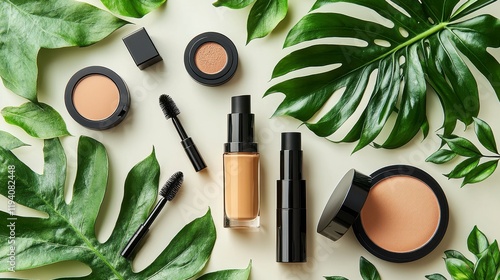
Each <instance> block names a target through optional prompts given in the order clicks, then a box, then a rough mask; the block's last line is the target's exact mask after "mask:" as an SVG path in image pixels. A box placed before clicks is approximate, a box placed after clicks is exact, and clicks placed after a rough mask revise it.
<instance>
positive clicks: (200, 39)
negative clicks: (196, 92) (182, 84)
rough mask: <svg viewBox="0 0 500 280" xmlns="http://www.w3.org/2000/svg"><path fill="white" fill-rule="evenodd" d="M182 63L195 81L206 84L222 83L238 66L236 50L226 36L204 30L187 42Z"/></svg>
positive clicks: (227, 79)
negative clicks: (204, 31)
mask: <svg viewBox="0 0 500 280" xmlns="http://www.w3.org/2000/svg"><path fill="white" fill-rule="evenodd" d="M184 65H185V66H186V70H187V72H188V73H189V75H191V77H193V79H195V80H196V81H197V82H199V83H201V84H204V85H207V86H218V85H222V84H224V83H226V82H227V81H229V80H230V79H231V78H232V77H233V75H234V73H235V72H236V69H237V68H238V51H237V50H236V46H235V45H234V44H233V42H232V41H231V40H230V39H229V38H227V37H226V36H224V35H222V34H220V33H216V32H206V33H203V34H200V35H198V36H196V37H194V38H193V39H192V40H191V42H189V44H188V45H187V47H186V51H185V52H184Z"/></svg>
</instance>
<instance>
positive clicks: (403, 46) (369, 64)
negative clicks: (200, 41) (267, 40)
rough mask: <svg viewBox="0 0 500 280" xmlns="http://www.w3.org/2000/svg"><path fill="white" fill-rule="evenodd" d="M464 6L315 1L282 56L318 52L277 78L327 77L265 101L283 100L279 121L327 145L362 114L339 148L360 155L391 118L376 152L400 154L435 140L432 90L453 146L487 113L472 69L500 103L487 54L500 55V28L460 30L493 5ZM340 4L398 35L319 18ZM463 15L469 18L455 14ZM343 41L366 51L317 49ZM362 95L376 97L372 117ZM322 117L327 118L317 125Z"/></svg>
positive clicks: (486, 22) (276, 89)
mask: <svg viewBox="0 0 500 280" xmlns="http://www.w3.org/2000/svg"><path fill="white" fill-rule="evenodd" d="M458 2H459V1H458V0H452V1H433V0H423V1H404V0H396V1H392V3H391V4H390V3H388V2H387V1H384V0H317V1H316V3H315V4H314V6H313V8H312V10H311V12H310V13H309V14H308V15H306V16H304V17H303V18H302V19H301V20H300V21H299V22H298V23H297V24H296V25H295V26H294V27H293V28H292V29H291V30H290V32H289V33H288V35H287V38H286V40H285V43H284V46H285V47H291V46H296V45H298V44H301V43H304V42H308V41H311V42H309V43H307V44H304V47H298V48H297V49H296V50H295V51H293V52H291V53H290V54H288V55H287V56H285V57H284V58H283V59H281V60H280V61H279V62H278V64H277V65H276V67H275V68H274V70H273V74H272V78H278V77H281V76H284V75H287V74H290V73H292V72H295V71H297V70H302V69H306V68H311V67H322V68H320V69H327V70H324V72H321V70H319V71H318V73H314V74H308V75H304V76H298V77H297V76H295V77H293V78H290V79H285V80H284V81H281V82H279V83H277V84H275V85H273V86H271V87H270V88H269V89H268V90H267V91H266V93H265V95H264V96H267V95H270V94H273V93H283V94H284V95H285V98H284V99H283V101H282V102H281V103H280V104H279V106H278V108H277V109H276V110H275V112H274V116H282V115H286V116H291V117H294V118H296V119H298V120H300V121H301V122H303V123H305V124H306V125H307V127H308V128H309V129H310V130H311V131H313V132H314V133H315V134H316V135H318V136H320V137H329V136H332V135H333V134H334V133H335V132H336V131H337V130H338V129H339V128H340V127H341V126H342V125H343V124H344V123H345V121H346V120H347V119H348V118H350V117H351V116H352V115H353V114H354V112H355V111H359V112H361V114H360V117H359V119H358V121H357V122H356V123H355V125H354V127H353V128H352V129H351V130H350V132H349V133H348V134H347V136H345V137H344V138H343V139H342V140H341V141H340V142H355V141H358V143H357V145H356V147H355V149H354V151H357V150H359V149H361V148H363V147H365V146H367V145H369V144H371V143H372V142H373V141H374V140H375V139H376V138H377V137H378V136H379V134H380V132H381V131H382V129H383V128H384V127H385V126H386V124H387V121H388V120H389V118H390V117H391V116H395V119H396V122H395V124H394V126H393V128H392V130H391V132H390V134H389V136H388V137H387V138H386V139H385V141H384V142H383V144H381V145H378V146H380V147H383V148H397V147H400V146H403V145H405V144H406V143H408V142H409V141H410V140H411V139H413V138H414V137H415V135H416V134H417V133H418V131H419V130H422V131H423V134H424V136H425V135H426V134H427V132H428V120H427V117H426V92H428V91H427V85H430V86H431V87H432V88H433V89H434V91H435V93H436V94H437V96H438V97H439V99H440V101H441V106H442V108H443V112H444V122H443V129H444V132H443V134H444V136H445V137H447V136H449V135H450V134H451V133H452V132H453V130H454V128H455V127H456V123H457V121H461V122H463V123H464V124H466V125H469V124H471V123H472V122H473V118H474V117H476V116H477V115H478V113H479V93H478V89H477V83H476V80H475V78H474V76H473V75H472V72H471V70H470V69H469V67H468V66H467V64H466V61H467V60H469V61H471V62H472V63H473V64H474V66H475V67H476V68H477V69H478V70H479V71H480V72H481V73H482V74H483V75H484V76H485V77H486V78H487V79H488V81H489V82H490V83H491V85H492V86H493V88H494V90H495V92H496V93H497V95H499V96H500V84H499V83H497V82H496V81H498V80H500V64H499V63H498V61H497V60H496V59H495V58H494V57H493V56H491V55H490V54H489V53H488V51H487V49H488V48H498V47H500V37H498V36H496V34H498V33H499V32H500V20H499V19H497V18H495V17H493V16H490V15H480V16H476V17H473V18H471V19H466V20H464V21H459V20H460V19H461V18H462V17H463V16H465V15H468V14H470V13H471V12H472V11H474V10H477V9H480V8H483V7H484V6H487V5H489V4H490V3H491V2H492V1H470V2H467V3H465V4H464V5H462V6H461V7H457V5H458ZM332 3H349V4H355V5H359V6H363V7H366V8H368V9H371V10H373V11H374V12H377V13H379V14H380V15H381V16H383V17H385V18H386V19H388V20H390V21H391V22H392V25H391V26H390V27H387V25H381V24H378V23H374V22H371V21H366V20H363V19H359V18H355V17H353V16H350V15H349V14H338V13H334V12H319V11H317V9H318V8H320V7H322V6H324V5H327V4H332ZM393 4H395V5H396V6H399V7H394V6H393ZM401 9H402V10H404V12H405V13H403V12H402V11H400V10H401ZM456 9H461V10H460V11H458V13H454V11H455V10H456ZM452 17H453V20H452ZM338 37H340V38H352V39H357V40H360V41H362V42H363V44H364V46H359V45H336V44H327V43H325V40H322V41H316V40H319V39H328V38H338ZM334 66H335V67H334ZM332 68H333V69H332ZM375 71H377V72H376V77H375V87H374V89H373V90H372V91H371V92H368V91H367V85H368V79H369V77H370V75H371V74H372V73H374V72H375ZM341 89H344V92H343V93H342V94H341V96H340V97H339V99H338V100H337V101H336V103H334V104H333V105H332V107H331V108H323V107H324V106H325V104H326V103H327V102H328V101H329V100H330V98H332V96H333V95H334V94H340V93H338V92H340V90H341ZM365 92H366V93H365ZM363 94H368V95H369V97H370V98H369V101H368V103H367V105H366V106H365V107H364V108H363V107H360V104H361V102H360V100H361V98H362V96H363ZM320 110H321V111H325V112H326V113H325V114H324V115H323V116H321V117H320V118H319V120H317V121H314V122H313V121H311V119H312V118H313V116H315V115H316V114H317V113H318V112H319V111H320ZM375 146H377V145H375Z"/></svg>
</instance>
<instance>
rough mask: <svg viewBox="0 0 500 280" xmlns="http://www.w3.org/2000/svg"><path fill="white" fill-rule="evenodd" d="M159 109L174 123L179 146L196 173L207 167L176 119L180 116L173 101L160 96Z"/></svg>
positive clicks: (166, 96)
mask: <svg viewBox="0 0 500 280" xmlns="http://www.w3.org/2000/svg"><path fill="white" fill-rule="evenodd" d="M160 107H161V110H162V111H163V114H164V115H165V118H167V120H168V119H172V122H173V123H174V126H175V128H176V129H177V132H178V133H179V136H180V137H181V140H182V141H181V144H182V146H183V147H184V150H185V151H186V154H187V155H188V157H189V159H190V160H191V163H192V164H193V167H194V169H195V170H196V172H198V171H200V170H203V169H205V167H207V165H206V164H205V162H204V161H203V158H202V157H201V155H200V153H199V152H198V149H197V148H196V145H195V144H194V142H193V139H191V137H188V135H187V133H186V131H185V130H184V128H183V127H182V124H181V122H180V121H179V119H178V118H177V115H178V114H180V111H179V108H177V105H175V102H174V100H172V98H171V97H170V96H168V95H166V94H162V95H161V96H160Z"/></svg>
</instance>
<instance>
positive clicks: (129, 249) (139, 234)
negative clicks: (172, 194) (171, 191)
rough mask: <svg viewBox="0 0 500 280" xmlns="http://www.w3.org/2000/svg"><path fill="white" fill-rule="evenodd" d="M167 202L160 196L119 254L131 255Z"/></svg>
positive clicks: (126, 256) (127, 256)
mask: <svg viewBox="0 0 500 280" xmlns="http://www.w3.org/2000/svg"><path fill="white" fill-rule="evenodd" d="M166 203H167V200H166V199H165V198H164V197H162V198H161V199H160V201H158V203H157V204H156V206H155V208H154V209H153V211H152V212H151V214H149V216H148V218H147V219H146V221H145V222H144V223H143V224H141V226H140V227H139V228H138V229H137V230H136V231H135V233H134V235H132V238H130V240H129V241H128V243H127V245H126V246H125V248H123V250H122V252H121V256H122V257H124V258H126V259H128V258H130V257H131V256H132V253H133V252H134V250H135V248H136V247H137V245H139V243H140V242H141V240H142V238H143V237H144V236H145V235H146V233H148V231H149V227H150V226H151V225H152V224H153V221H154V220H155V219H156V217H157V216H158V214H160V212H161V209H163V206H165V204H166Z"/></svg>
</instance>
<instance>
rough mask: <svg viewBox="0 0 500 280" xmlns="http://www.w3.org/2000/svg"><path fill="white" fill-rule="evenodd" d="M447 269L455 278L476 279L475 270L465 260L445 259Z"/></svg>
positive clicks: (455, 279) (459, 279) (454, 279)
mask: <svg viewBox="0 0 500 280" xmlns="http://www.w3.org/2000/svg"><path fill="white" fill-rule="evenodd" d="M444 262H445V264H446V269H447V270H448V273H449V274H450V275H451V277H452V278H453V280H475V278H474V271H473V270H472V268H470V267H469V266H468V265H467V264H466V263H465V262H464V261H462V260H459V259H445V260H444Z"/></svg>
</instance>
